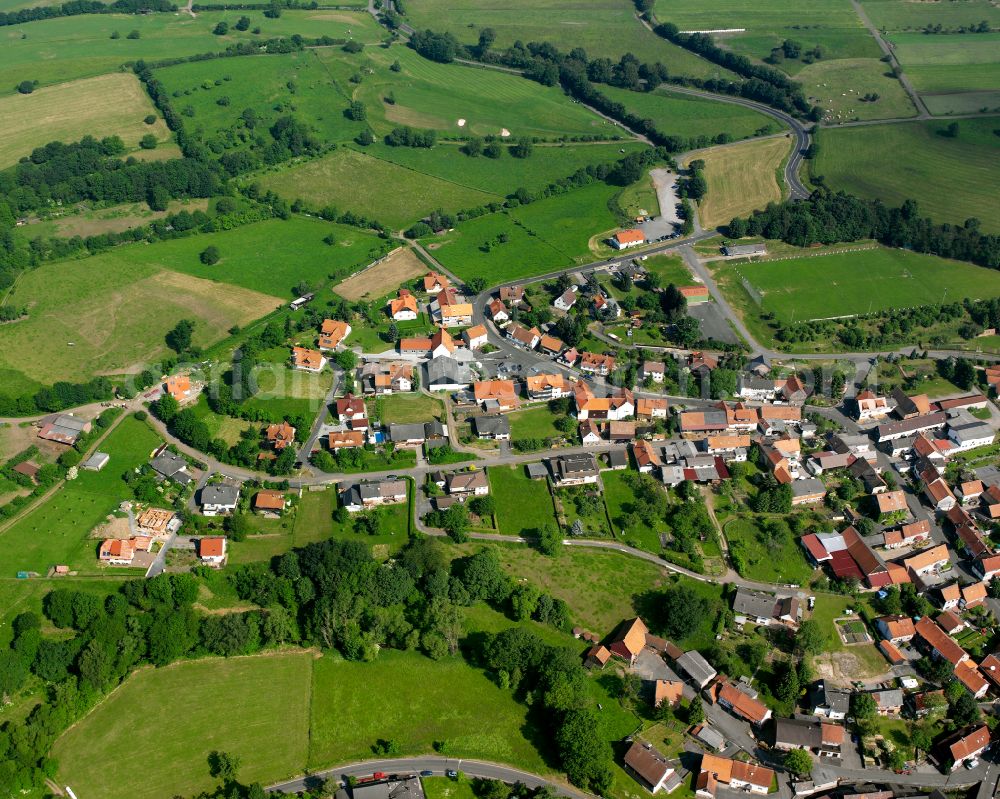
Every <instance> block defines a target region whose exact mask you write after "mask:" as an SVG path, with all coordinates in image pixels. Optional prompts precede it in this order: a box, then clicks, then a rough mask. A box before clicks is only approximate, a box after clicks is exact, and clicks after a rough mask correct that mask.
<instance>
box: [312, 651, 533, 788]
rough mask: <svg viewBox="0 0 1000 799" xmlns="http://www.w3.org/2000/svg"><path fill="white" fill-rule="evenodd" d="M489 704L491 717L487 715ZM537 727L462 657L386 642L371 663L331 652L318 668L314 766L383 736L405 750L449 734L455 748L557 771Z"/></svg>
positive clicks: (346, 756) (358, 753) (367, 749)
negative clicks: (390, 646)
mask: <svg viewBox="0 0 1000 799" xmlns="http://www.w3.org/2000/svg"><path fill="white" fill-rule="evenodd" d="M394 696H405V697H406V701H405V702H398V701H393V700H392V699H391V697H394ZM380 698H381V699H380ZM484 708H489V714H490V723H489V724H488V725H484V724H482V723H481V722H482V713H483V709H484ZM537 734H538V733H537V731H536V730H535V727H534V724H533V723H532V722H531V721H530V720H528V718H527V708H526V707H525V706H524V705H522V704H519V703H518V702H516V701H515V699H514V697H513V696H512V695H511V692H510V691H505V690H503V689H501V688H499V687H498V686H497V685H496V684H495V683H494V682H492V681H491V680H490V679H489V678H488V677H487V676H486V675H485V674H484V673H483V672H481V671H479V670H478V669H474V668H472V667H471V666H469V665H467V664H466V663H465V662H464V661H463V660H462V659H461V658H449V659H446V660H441V661H433V660H430V659H429V658H426V657H424V656H423V655H419V654H417V653H415V652H398V651H392V650H383V651H382V652H380V653H379V656H378V658H377V659H376V660H374V661H372V662H371V663H352V662H348V661H344V660H341V659H340V658H339V657H334V656H332V655H326V656H325V657H323V658H322V659H320V660H317V661H316V663H315V665H314V668H313V688H312V724H311V731H310V746H309V761H308V764H309V767H310V768H323V767H327V766H330V765H332V764H335V763H343V762H351V761H353V760H359V759H364V758H368V757H370V756H371V751H372V750H371V747H372V746H373V745H374V744H375V742H376V741H377V740H379V739H385V740H390V739H391V740H393V741H395V742H396V743H397V744H398V745H399V749H400V752H399V754H400V755H403V756H405V755H416V754H423V753H426V752H430V751H431V747H432V744H433V742H434V741H446V742H447V744H448V749H449V754H450V755H451V756H455V757H474V758H481V759H483V760H491V761H499V762H503V763H510V764H512V765H515V766H519V767H521V768H524V769H526V770H528V771H531V772H534V773H538V774H551V773H552V769H551V768H550V767H549V766H548V765H547V764H546V763H545V761H544V760H543V759H542V758H541V756H540V755H539V754H538V751H537V749H536V747H537V746H538V745H539V744H540V743H541V742H540V741H539V740H538V738H537Z"/></svg>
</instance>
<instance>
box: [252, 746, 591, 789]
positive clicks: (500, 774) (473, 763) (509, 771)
mask: <svg viewBox="0 0 1000 799" xmlns="http://www.w3.org/2000/svg"><path fill="white" fill-rule="evenodd" d="M448 770H453V771H461V772H462V773H463V774H466V775H468V776H470V777H482V778H484V779H491V780H502V781H503V782H507V783H511V784H513V783H515V782H520V783H523V784H524V785H527V786H528V787H529V788H538V787H541V786H543V785H544V786H546V787H548V788H550V789H552V791H553V792H555V793H556V794H558V795H559V796H565V797H569V799H592V795H591V794H588V793H584V792H583V791H580V790H577V789H576V788H573V787H571V786H569V785H566V784H564V783H561V782H553V781H550V780H547V779H545V778H544V777H540V776H538V775H537V774H531V773H529V772H527V771H521V770H520V769H516V768H511V767H510V766H503V765H500V764H499V763H488V762H485V761H482V760H463V759H460V758H453V757H436V756H427V757H408V758H400V759H398V760H366V761H364V762H361V763H350V764H348V765H345V766H336V767H334V768H330V769H326V770H325V771H317V772H314V773H313V774H310V775H308V776H304V777H298V778H297V779H294V780H288V781H287V782H281V783H278V784H277V785H271V786H269V787H268V790H269V791H278V792H280V793H295V792H297V791H301V790H304V789H305V788H307V787H308V786H309V785H311V784H315V782H317V781H319V780H326V779H330V778H331V777H332V778H334V779H341V778H344V777H366V776H370V775H371V774H373V773H375V772H376V771H384V772H385V773H387V774H404V773H413V774H419V773H420V772H421V771H431V772H433V773H434V776H436V777H443V776H444V775H445V772H446V771H448Z"/></svg>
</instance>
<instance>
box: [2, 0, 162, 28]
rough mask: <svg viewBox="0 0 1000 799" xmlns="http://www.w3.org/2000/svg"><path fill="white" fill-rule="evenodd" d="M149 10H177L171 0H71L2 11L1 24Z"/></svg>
mask: <svg viewBox="0 0 1000 799" xmlns="http://www.w3.org/2000/svg"><path fill="white" fill-rule="evenodd" d="M148 11H166V12H174V11H177V6H176V5H174V4H173V3H171V2H169V0H115V2H113V3H99V2H97V0H70V2H68V3H61V4H59V5H53V6H34V7H32V8H22V9H20V10H19V11H5V12H0V26H4V25H20V24H22V23H24V22H37V21H38V20H43V19H55V18H56V17H75V16H79V15H80V14H144V13H146V12H148Z"/></svg>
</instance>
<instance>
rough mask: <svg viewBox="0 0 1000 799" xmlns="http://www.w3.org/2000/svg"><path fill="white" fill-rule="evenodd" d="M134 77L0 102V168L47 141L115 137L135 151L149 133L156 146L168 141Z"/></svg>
mask: <svg viewBox="0 0 1000 799" xmlns="http://www.w3.org/2000/svg"><path fill="white" fill-rule="evenodd" d="M148 114H154V115H155V114H156V109H155V108H154V107H153V104H152V102H151V101H150V99H149V97H148V95H147V94H146V93H145V92H144V91H143V89H142V84H141V83H139V80H138V78H136V77H135V75H132V74H129V73H124V72H116V73H113V74H110V75H98V76H97V77H96V78H85V79H83V80H74V81H70V82H69V83H60V84H58V85H56V86H46V87H44V88H41V89H36V90H35V91H34V92H32V93H31V94H14V95H10V96H8V97H2V98H0V168H2V167H7V166H10V165H11V164H15V163H17V161H18V159H20V158H21V157H23V156H25V155H28V154H29V153H31V151H32V150H33V149H34V148H36V147H41V146H42V145H44V144H48V143H49V142H51V141H62V142H71V141H78V140H79V139H81V138H83V137H84V136H87V135H90V136H94V137H96V138H98V139H100V138H103V137H104V136H111V135H117V136H120V137H121V139H122V141H124V142H125V146H126V147H128V148H129V149H130V150H134V149H136V148H137V147H138V146H139V139H141V138H142V137H143V136H145V135H146V134H147V133H152V134H153V135H154V136H156V138H157V140H158V141H160V142H166V141H168V140H169V138H170V131H169V130H167V126H166V124H165V123H164V122H163V120H162V119H160V118H159V116H157V119H156V122H155V123H154V124H152V125H147V124H146V123H145V122H143V121H142V120H143V118H144V117H146V116H147V115H148Z"/></svg>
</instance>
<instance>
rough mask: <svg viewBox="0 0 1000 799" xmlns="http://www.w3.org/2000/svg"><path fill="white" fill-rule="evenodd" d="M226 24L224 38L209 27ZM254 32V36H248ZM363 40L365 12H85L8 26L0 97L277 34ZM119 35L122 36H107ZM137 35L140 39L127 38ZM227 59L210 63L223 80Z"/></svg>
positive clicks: (0, 58) (0, 45) (1, 40)
mask: <svg viewBox="0 0 1000 799" xmlns="http://www.w3.org/2000/svg"><path fill="white" fill-rule="evenodd" d="M241 16H248V17H250V22H251V24H250V30H248V31H246V32H241V31H238V30H236V28H235V27H234V25H235V23H236V21H237V20H238V19H239V18H240V17H241ZM223 21H225V22H228V23H229V32H228V34H226V35H225V36H215V35H213V34H212V30H213V29H214V28H215V26H216V24H217V23H219V22H223ZM255 27H259V28H260V29H261V32H260V34H259V35H255V34H253V33H252V30H253V29H254V28H255ZM348 29H350V30H351V31H352V35H353V36H354V37H356V38H359V39H361V40H362V41H368V42H373V41H377V40H378V39H379V38H381V36H382V29H381V28H379V26H378V25H377V23H376V22H375V20H374V19H373V18H372V17H371V16H369V15H368V14H365V13H351V12H344V11H339V12H331V11H294V10H290V9H283V11H282V14H281V17H279V18H278V19H267V18H266V17H265V16H264V14H263V13H262V12H261V11H242V10H241V11H236V10H234V11H226V12H219V11H199V12H198V16H197V17H195V18H192V17H189V16H187V15H186V14H156V13H154V14H89V15H81V16H72V17H61V18H58V19H50V20H44V21H41V22H29V23H25V24H22V25H11V26H9V27H6V28H3V31H2V32H0V87H2V88H0V93H2V94H14V91H15V87H16V86H17V84H18V83H20V82H21V81H24V80H37V81H39V83H40V84H42V85H49V84H53V83H63V82H65V81H69V80H74V79H76V78H86V77H91V76H93V75H101V74H104V73H108V72H116V71H118V68H119V67H120V66H121V65H122V64H125V63H129V62H134V61H136V60H138V59H140V58H142V59H145V60H146V61H152V62H155V61H158V60H160V59H169V58H178V57H184V56H190V55H195V54H197V53H216V52H222V51H223V50H225V49H226V48H227V47H229V46H230V45H232V44H236V43H238V42H245V41H252V40H257V39H267V38H269V37H274V36H290V35H292V34H294V33H300V34H302V35H304V36H322V35H324V34H327V35H329V36H333V37H345V36H346V35H347V30H348ZM115 31H118V32H119V34H120V38H117V39H112V38H111V35H112V33H114V32H115ZM131 31H138V32H139V38H137V39H135V38H132V39H130V38H129V37H128V34H129V33H130V32H131ZM229 62H230V59H227V60H224V61H211V62H209V63H212V64H215V65H216V68H217V70H218V77H220V78H221V77H222V74H223V73H224V71H225V69H226V67H225V66H223V64H228V63H229Z"/></svg>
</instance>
